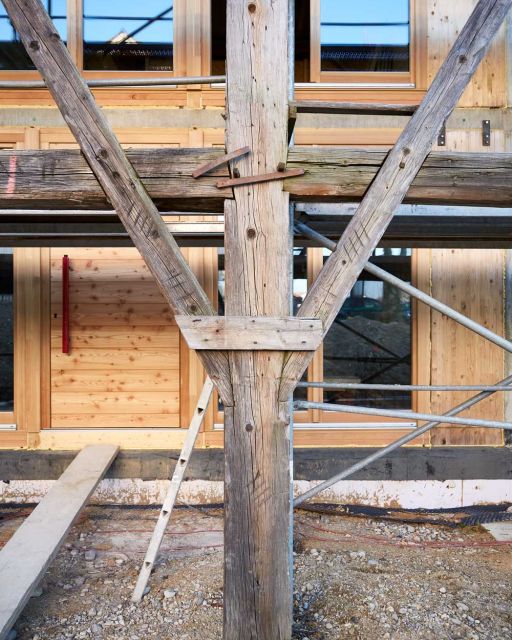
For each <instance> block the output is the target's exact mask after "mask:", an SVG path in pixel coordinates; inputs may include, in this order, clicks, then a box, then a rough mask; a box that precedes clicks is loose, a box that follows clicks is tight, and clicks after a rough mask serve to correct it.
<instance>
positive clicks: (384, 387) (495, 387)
mask: <svg viewBox="0 0 512 640" xmlns="http://www.w3.org/2000/svg"><path fill="white" fill-rule="evenodd" d="M297 387H298V388H299V389H307V388H309V387H311V388H312V389H330V390H333V391H336V390H340V391H512V387H509V386H506V385H505V386H504V385H499V384H489V385H478V384H466V385H460V384H363V383H359V382H299V384H298V385H297Z"/></svg>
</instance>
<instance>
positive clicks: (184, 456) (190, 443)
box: [132, 378, 213, 602]
mask: <svg viewBox="0 0 512 640" xmlns="http://www.w3.org/2000/svg"><path fill="white" fill-rule="evenodd" d="M212 394H213V384H212V381H211V380H210V378H207V379H206V382H205V383H204V387H203V390H202V391H201V394H200V396H199V400H198V402H197V406H196V408H195V411H194V415H193V416H192V420H191V421H190V426H189V428H188V432H187V437H186V440H185V444H184V445H183V449H182V450H181V453H180V455H179V458H178V461H177V463H176V466H175V468H174V472H173V474H172V478H171V484H170V487H169V490H168V492H167V495H166V496H165V500H164V503H163V505H162V509H161V510H160V515H159V517H158V520H157V523H156V526H155V529H154V531H153V535H152V536H151V540H150V542H149V546H148V550H147V551H146V555H145V557H144V562H143V563H142V566H141V569H140V573H139V577H138V579H137V584H136V585H135V589H134V590H133V595H132V601H133V602H140V601H141V600H142V598H143V596H144V590H145V588H146V585H147V583H148V580H149V576H150V575H151V571H152V570H153V566H154V563H155V560H156V558H157V555H158V551H159V549H160V545H161V544H162V540H163V537H164V534H165V530H166V528H167V525H168V524H169V520H170V519H171V515H172V510H173V508H174V504H175V502H176V498H177V497H178V492H179V490H180V486H181V483H182V481H183V478H184V477H185V472H186V470H187V466H188V462H189V460H190V456H191V455H192V451H193V449H194V445H195V443H196V440H197V436H198V434H199V429H200V428H201V425H202V424H203V421H204V418H205V415H206V409H207V408H208V404H209V403H210V400H211V397H212Z"/></svg>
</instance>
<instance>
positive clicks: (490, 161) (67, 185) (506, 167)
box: [0, 147, 512, 213]
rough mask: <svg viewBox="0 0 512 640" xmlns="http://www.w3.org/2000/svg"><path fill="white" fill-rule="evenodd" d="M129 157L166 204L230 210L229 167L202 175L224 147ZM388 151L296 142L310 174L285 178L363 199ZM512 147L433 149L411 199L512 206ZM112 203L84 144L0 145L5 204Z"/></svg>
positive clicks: (297, 157) (297, 194)
mask: <svg viewBox="0 0 512 640" xmlns="http://www.w3.org/2000/svg"><path fill="white" fill-rule="evenodd" d="M127 155H128V158H129V160H130V161H131V162H132V163H133V165H134V167H135V169H136V170H137V172H138V173H139V175H140V177H141V179H142V181H143V183H144V185H145V187H146V188H147V190H148V191H149V194H150V195H151V196H152V198H153V199H154V200H155V202H156V204H157V206H158V207H159V208H160V209H167V210H174V211H188V212H190V211H197V212H201V211H208V212H219V213H221V212H223V210H224V200H225V199H226V198H228V199H229V198H232V197H233V192H232V190H231V189H229V188H225V189H218V188H217V186H216V185H217V182H218V181H219V178H228V177H229V175H228V170H227V168H226V167H222V168H219V169H216V170H214V171H212V172H210V173H209V174H208V175H205V176H203V177H201V178H200V179H199V180H194V178H193V177H192V174H193V172H194V171H195V170H196V169H197V167H198V166H199V165H202V164H206V163H207V162H209V161H212V160H214V159H215V158H218V157H219V156H221V155H223V150H222V149H160V148H157V149H132V150H129V151H127ZM385 157H386V152H383V151H367V150H358V149H357V150H356V149H338V148H332V147H322V148H301V147H293V148H292V149H290V153H289V156H288V164H287V169H293V168H299V169H303V170H304V171H305V173H304V175H302V176H299V177H294V178H292V179H290V180H285V181H284V189H285V190H286V191H288V192H289V193H290V197H291V199H292V200H294V201H295V202H301V201H303V202H343V201H345V202H349V201H352V202H355V201H359V200H361V198H362V197H363V195H364V193H365V192H366V190H367V188H368V186H369V185H370V183H371V182H372V181H373V179H374V178H375V175H376V174H377V171H378V170H379V168H380V166H381V165H382V163H383V162H384V159H385ZM510 175H512V154H504V153H503V154H502V153H499V154H496V153H445V152H443V153H431V154H430V155H429V156H428V158H427V159H426V161H425V163H424V164H423V167H422V168H421V170H420V171H419V173H418V175H417V176H416V178H415V180H414V181H413V183H412V186H411V188H410V189H409V191H408V193H407V196H406V199H405V201H406V202H407V203H411V204H438V205H441V204H443V205H448V204H458V205H468V206H470V205H474V206H491V207H492V206H496V207H509V206H510V202H512V181H511V180H510ZM34 207H37V208H40V209H76V210H87V209H111V208H112V207H111V206H110V205H109V203H108V201H107V199H106V197H105V194H104V192H103V190H102V189H101V187H100V185H99V184H98V182H97V180H96V178H95V177H94V175H93V173H92V172H91V170H90V168H89V166H88V165H87V163H86V161H85V160H84V158H83V156H82V155H81V153H80V152H79V151H74V150H69V149H68V150H57V149H51V150H44V151H12V150H8V151H0V209H15V208H25V209H30V208H34Z"/></svg>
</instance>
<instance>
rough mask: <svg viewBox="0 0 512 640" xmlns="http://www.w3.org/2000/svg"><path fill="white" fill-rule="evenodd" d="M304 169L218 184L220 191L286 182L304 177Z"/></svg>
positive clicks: (225, 181)
mask: <svg viewBox="0 0 512 640" xmlns="http://www.w3.org/2000/svg"><path fill="white" fill-rule="evenodd" d="M304 174H305V170H304V169H288V170H287V171H276V172H275V173H265V174H263V175H261V176H246V177H245V178H231V179H229V180H220V181H219V182H217V188H218V189H224V188H225V187H243V186H245V185H249V184H257V183H258V182H272V181H273V180H285V179H286V178H296V177H297V176H303V175H304Z"/></svg>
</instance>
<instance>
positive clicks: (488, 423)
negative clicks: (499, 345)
mask: <svg viewBox="0 0 512 640" xmlns="http://www.w3.org/2000/svg"><path fill="white" fill-rule="evenodd" d="M294 406H295V408H296V409H321V410H322V411H343V412H344V413H355V414H361V415H365V416H384V417H387V418H403V419H404V420H437V421H438V422H446V424H460V425H466V426H470V427H483V428H487V429H506V430H507V431H512V422H501V421H498V420H480V419H476V418H453V417H446V416H444V415H434V414H432V413H418V412H416V411H406V410H405V411H404V410H402V409H380V408H378V409H373V408H372V407H355V406H352V405H345V404H331V403H328V402H307V401H306V400H298V401H297V402H295V403H294Z"/></svg>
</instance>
